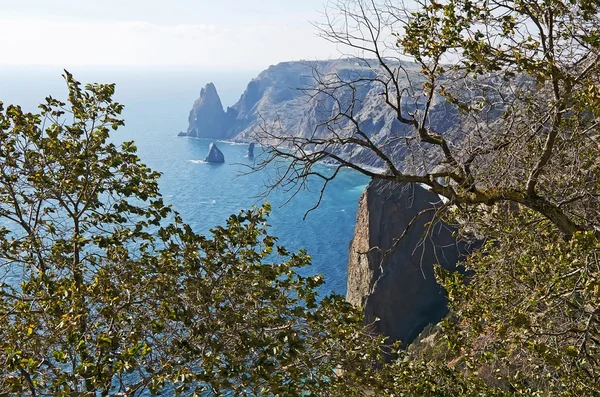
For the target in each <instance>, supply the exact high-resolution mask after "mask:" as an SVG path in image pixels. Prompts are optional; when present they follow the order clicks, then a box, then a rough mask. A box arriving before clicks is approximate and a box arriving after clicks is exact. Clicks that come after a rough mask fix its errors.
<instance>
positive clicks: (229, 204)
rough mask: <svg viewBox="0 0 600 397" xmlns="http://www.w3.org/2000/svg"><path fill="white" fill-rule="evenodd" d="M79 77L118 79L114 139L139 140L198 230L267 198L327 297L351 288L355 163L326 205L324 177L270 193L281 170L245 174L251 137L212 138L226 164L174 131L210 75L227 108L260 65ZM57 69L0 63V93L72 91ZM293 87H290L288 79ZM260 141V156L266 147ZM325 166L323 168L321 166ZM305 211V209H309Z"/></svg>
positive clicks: (278, 225)
mask: <svg viewBox="0 0 600 397" xmlns="http://www.w3.org/2000/svg"><path fill="white" fill-rule="evenodd" d="M69 71H70V72H71V73H73V75H74V76H75V78H76V79H77V80H79V81H81V82H82V83H94V82H98V83H116V93H115V100H116V101H118V102H120V103H122V104H124V105H125V110H124V113H123V118H124V119H125V127H123V128H121V129H119V130H118V131H116V132H114V135H113V137H112V139H114V140H115V141H116V142H122V141H129V140H133V141H135V145H136V146H137V148H138V155H139V157H140V159H141V161H142V162H143V163H145V164H147V165H148V166H150V167H151V168H152V169H154V170H156V171H159V172H161V173H162V176H161V179H160V190H161V193H162V195H163V197H164V199H165V201H166V202H167V203H168V204H170V205H171V206H172V207H173V209H175V210H176V211H177V212H179V213H180V214H181V215H182V217H183V219H184V221H185V222H186V223H188V224H190V225H191V226H192V228H193V229H194V230H195V231H197V232H198V233H203V234H208V233H210V232H209V231H210V229H211V228H212V227H213V226H216V225H224V224H225V222H226V220H227V218H228V217H229V216H230V215H231V214H234V213H237V212H239V211H240V210H243V209H249V208H251V207H252V206H260V205H261V204H262V203H264V202H265V201H267V200H268V201H269V202H270V204H271V206H272V212H271V215H270V218H269V220H268V224H269V225H270V229H269V232H270V234H272V235H275V236H277V237H278V243H279V244H280V245H282V246H284V247H286V248H287V249H288V250H292V251H296V250H299V249H301V248H304V249H306V250H307V251H308V253H309V255H311V257H312V265H311V266H310V267H308V268H305V269H302V270H301V271H300V272H301V274H304V275H313V274H322V275H323V276H324V278H325V285H324V286H323V287H321V289H320V291H319V292H320V293H321V294H322V295H324V294H327V293H330V292H334V293H338V294H345V292H346V280H347V271H346V266H347V260H348V249H349V244H350V241H351V239H352V235H353V232H354V227H355V224H356V211H357V207H358V200H359V198H360V195H361V194H362V192H363V191H364V189H365V187H366V185H367V184H368V182H369V180H368V178H367V177H365V176H363V175H361V174H358V173H357V172H355V171H352V170H345V171H343V172H341V173H340V174H339V175H338V176H337V177H336V178H335V179H334V180H333V181H332V182H331V183H330V184H329V186H328V187H327V189H326V190H325V193H324V196H323V198H322V200H321V203H320V205H319V206H318V208H317V209H315V210H314V211H310V212H308V211H309V210H310V209H311V208H312V207H313V206H314V205H315V204H316V203H317V202H318V200H319V191H320V187H321V184H320V182H319V181H316V180H314V181H311V183H310V184H309V186H308V188H307V189H302V190H301V191H299V192H298V194H296V195H294V196H292V193H291V192H285V191H283V190H282V189H275V190H273V191H271V192H270V193H269V194H268V195H266V196H265V191H266V188H267V187H268V185H269V183H270V182H271V181H272V180H273V178H274V177H275V171H274V170H272V169H270V170H265V171H261V172H248V171H249V170H250V168H251V166H252V165H253V164H254V161H256V158H255V159H254V160H253V159H249V158H248V157H247V156H246V154H247V145H242V144H232V143H227V142H216V144H217V146H218V147H219V149H220V150H221V151H222V152H223V154H224V155H225V163H224V164H209V163H206V162H204V161H203V160H204V158H205V157H206V155H207V154H208V147H209V145H210V143H212V142H213V141H212V140H208V139H194V138H182V137H177V133H178V132H179V131H182V130H186V129H187V125H188V122H187V117H188V114H189V111H190V109H191V107H192V104H193V102H194V100H195V99H196V98H198V96H199V93H200V89H201V88H202V87H203V86H204V85H206V84H207V83H209V82H213V83H214V84H215V86H216V87H217V90H218V92H219V94H220V97H221V101H222V102H223V105H224V106H231V105H233V104H234V103H235V102H236V101H237V100H238V99H239V97H240V95H241V94H242V93H243V91H244V89H245V87H246V85H247V84H248V82H249V81H250V80H251V79H252V78H253V77H255V76H256V75H257V74H258V73H259V72H260V71H258V70H257V71H252V70H249V71H237V70H236V71H224V70H218V71H211V70H193V69H181V70H178V69H170V70H158V69H94V68H74V69H72V70H69ZM61 73H62V70H61V69H60V68H58V67H56V68H49V67H44V68H41V67H39V68H38V67H20V68H4V69H0V101H2V102H3V103H4V104H5V105H6V104H18V105H21V107H22V108H23V109H24V110H26V111H36V110H37V105H38V104H39V103H41V102H43V100H44V98H45V97H46V96H48V95H52V96H53V97H55V98H58V99H63V100H64V99H65V98H66V92H67V90H66V85H65V83H64V80H63V79H62V77H61ZM290 88H294V87H290ZM260 152H261V149H260V148H257V150H256V154H257V155H260ZM322 167H323V171H324V172H327V168H326V167H327V166H325V165H323V166H322ZM307 212H308V213H307Z"/></svg>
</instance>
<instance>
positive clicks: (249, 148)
mask: <svg viewBox="0 0 600 397" xmlns="http://www.w3.org/2000/svg"><path fill="white" fill-rule="evenodd" d="M248 157H250V158H252V157H254V142H251V143H250V146H248Z"/></svg>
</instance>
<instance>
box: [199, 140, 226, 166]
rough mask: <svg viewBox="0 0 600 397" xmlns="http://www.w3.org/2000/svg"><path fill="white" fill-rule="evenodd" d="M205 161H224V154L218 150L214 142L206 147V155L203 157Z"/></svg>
mask: <svg viewBox="0 0 600 397" xmlns="http://www.w3.org/2000/svg"><path fill="white" fill-rule="evenodd" d="M204 161H206V162H207V163H224V162H225V156H224V155H223V152H221V151H220V150H219V148H218V147H217V145H216V144H215V143H211V144H210V146H209V147H208V156H206V158H205V159H204Z"/></svg>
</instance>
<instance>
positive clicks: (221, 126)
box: [180, 83, 227, 139]
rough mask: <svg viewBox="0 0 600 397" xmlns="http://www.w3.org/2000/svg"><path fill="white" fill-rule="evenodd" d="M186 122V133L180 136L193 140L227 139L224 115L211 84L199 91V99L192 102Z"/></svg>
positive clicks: (221, 105) (217, 95) (219, 100)
mask: <svg viewBox="0 0 600 397" xmlns="http://www.w3.org/2000/svg"><path fill="white" fill-rule="evenodd" d="M188 121H189V127H188V130H187V132H186V133H183V134H180V135H185V136H190V137H194V138H214V139H225V138H227V136H226V130H227V118H226V114H225V111H224V110H223V104H222V103H221V98H219V94H218V93H217V88H216V87H215V85H214V84H213V83H209V84H207V85H206V87H204V88H203V89H202V90H201V91H200V98H198V99H197V100H196V102H194V106H193V107H192V110H191V111H190V115H189V117H188Z"/></svg>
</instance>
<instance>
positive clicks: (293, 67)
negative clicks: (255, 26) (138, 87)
mask: <svg viewBox="0 0 600 397" xmlns="http://www.w3.org/2000/svg"><path fill="white" fill-rule="evenodd" d="M402 66H403V68H404V70H405V71H406V73H407V75H408V76H410V78H411V80H412V84H413V86H415V87H418V86H419V85H420V82H421V79H422V77H421V76H420V74H419V69H418V66H417V65H416V64H413V63H408V62H404V63H402ZM376 73H377V71H376V70H374V69H372V68H371V67H368V66H367V65H366V64H365V63H364V61H360V60H358V59H352V58H350V59H340V60H331V61H317V62H282V63H280V64H278V65H274V66H270V67H269V68H268V69H266V70H265V71H263V72H261V73H260V74H259V75H258V76H257V77H256V78H254V79H253V80H252V81H251V82H250V83H249V84H248V86H247V87H246V90H245V91H244V93H243V94H242V96H241V97H240V99H239V101H238V102H237V103H235V104H234V105H233V106H231V107H229V108H227V110H226V111H225V110H223V108H222V106H221V102H220V100H219V98H218V94H217V93H216V89H215V88H214V85H212V84H209V85H208V86H207V87H206V88H205V89H204V90H203V93H201V95H200V98H199V99H198V100H197V101H196V102H195V104H194V107H193V109H192V111H191V112H190V119H189V122H190V124H189V127H188V130H187V132H186V133H183V135H187V136H193V137H203V138H217V139H230V140H234V141H239V142H251V141H256V140H257V136H258V135H263V139H264V130H266V131H268V133H272V134H275V135H287V136H296V137H308V136H312V135H313V134H316V136H325V135H327V134H329V131H328V130H327V128H326V127H325V126H324V125H323V122H324V121H326V120H329V119H331V118H332V117H333V116H335V115H336V114H337V112H339V109H338V107H339V106H347V105H349V102H348V101H349V100H350V99H349V95H350V94H351V93H350V92H347V91H348V90H349V89H348V88H347V87H346V88H345V89H337V90H336V92H335V96H336V97H337V98H338V99H339V101H334V100H333V99H332V97H331V96H330V95H328V94H327V93H326V92H322V91H321V92H317V90H315V88H316V84H317V80H316V79H315V77H316V76H318V77H319V79H321V80H325V79H327V78H328V77H327V76H335V78H336V79H338V80H340V81H360V83H359V84H355V91H354V92H353V93H352V95H354V99H355V100H354V103H355V109H354V114H355V117H356V119H357V120H359V121H360V124H361V129H362V130H363V131H365V132H366V133H367V134H368V135H369V137H370V139H371V140H372V141H373V142H374V143H381V142H384V141H386V145H384V147H385V151H386V154H387V155H388V156H390V157H391V158H401V157H403V155H404V153H403V150H399V149H398V148H396V147H394V145H392V144H391V143H389V142H392V140H390V139H389V138H391V137H394V136H403V135H404V134H405V133H406V132H407V131H412V127H410V126H406V125H403V124H401V123H400V122H398V120H397V119H396V115H395V114H394V113H393V112H392V111H391V110H390V108H389V106H387V105H386V104H385V101H384V98H383V96H382V95H381V93H382V89H383V88H382V85H381V83H379V82H375V81H371V80H370V79H372V78H373V77H375V76H376ZM329 90H330V88H328V89H327V90H326V91H329ZM344 90H345V91H344ZM418 96H419V94H418V93H416V94H415V97H418ZM403 106H404V107H405V109H406V110H407V111H410V109H411V108H416V107H419V106H420V105H419V102H418V99H417V100H416V101H415V102H411V103H409V102H408V101H407V103H405V104H403ZM429 117H430V119H431V122H432V125H433V126H434V127H435V128H436V131H438V132H440V133H446V132H448V130H451V129H455V128H457V127H458V125H459V124H460V117H459V114H458V112H457V111H456V109H454V108H453V107H452V106H449V105H447V104H446V103H445V102H440V103H436V104H435V106H433V108H432V109H431V111H430V113H429ZM350 127H351V125H350V123H349V122H348V121H347V120H344V119H343V118H342V119H340V120H338V121H337V122H336V129H339V130H343V129H344V128H350ZM341 150H344V151H346V152H347V153H342V154H344V155H347V156H352V158H353V160H354V161H357V162H361V163H363V164H370V165H379V164H378V159H376V158H375V157H374V156H372V155H371V154H370V153H368V152H367V151H365V150H363V149H360V148H351V147H345V148H343V149H341Z"/></svg>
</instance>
